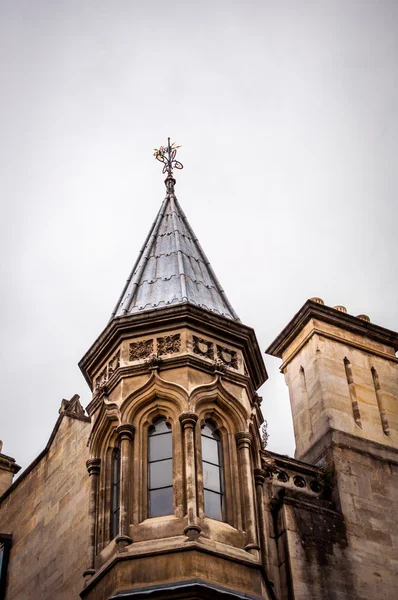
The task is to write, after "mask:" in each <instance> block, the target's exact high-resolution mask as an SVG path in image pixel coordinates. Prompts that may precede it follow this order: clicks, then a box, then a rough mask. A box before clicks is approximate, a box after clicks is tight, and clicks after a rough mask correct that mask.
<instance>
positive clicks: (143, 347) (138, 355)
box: [129, 340, 153, 360]
mask: <svg viewBox="0 0 398 600" xmlns="http://www.w3.org/2000/svg"><path fill="white" fill-rule="evenodd" d="M152 353H153V340H144V341H141V342H133V343H132V344H130V352H129V360H140V359H142V358H148V356H150V355H151V354H152Z"/></svg>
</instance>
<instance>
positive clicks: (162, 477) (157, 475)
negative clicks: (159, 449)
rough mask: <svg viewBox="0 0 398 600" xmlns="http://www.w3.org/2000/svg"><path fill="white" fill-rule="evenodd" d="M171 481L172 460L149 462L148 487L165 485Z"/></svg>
mask: <svg viewBox="0 0 398 600" xmlns="http://www.w3.org/2000/svg"><path fill="white" fill-rule="evenodd" d="M172 483H173V468H172V460H171V458H170V459H169V460H161V461H160V462H154V463H150V464H149V489H153V488H160V487H166V486H167V485H172Z"/></svg>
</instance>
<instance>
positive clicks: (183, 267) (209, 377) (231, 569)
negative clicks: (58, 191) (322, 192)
mask: <svg viewBox="0 0 398 600" xmlns="http://www.w3.org/2000/svg"><path fill="white" fill-rule="evenodd" d="M175 150H176V149H175V148H173V146H171V145H170V143H169V144H168V146H167V147H165V148H161V149H160V150H158V151H157V158H159V159H160V160H162V162H164V164H165V172H167V178H166V181H165V183H166V198H165V200H164V202H163V204H162V206H161V208H160V211H159V213H158V215H157V217H156V219H155V222H154V224H153V226H152V228H151V230H150V232H149V234H148V236H147V239H146V241H145V243H144V246H143V248H142V250H141V252H140V254H139V257H138V259H137V262H136V264H135V266H134V268H133V270H132V272H131V274H130V276H129V278H128V280H127V283H126V285H125V288H124V290H123V291H122V294H121V296H120V298H119V300H118V303H117V305H116V307H115V310H114V312H113V314H112V317H111V320H110V322H109V324H108V325H107V327H106V328H105V330H104V331H103V333H102V334H101V335H100V336H99V337H98V339H97V340H96V341H95V342H94V344H93V346H92V347H91V348H90V350H89V351H88V352H87V353H86V355H85V356H84V357H83V359H82V360H81V362H80V367H81V369H82V372H83V374H84V376H85V377H86V379H87V382H88V383H89V385H90V387H91V389H92V392H93V398H92V401H91V403H90V404H89V406H88V407H87V411H88V413H89V415H90V417H91V421H92V429H91V434H90V439H89V448H90V459H89V461H88V462H87V468H88V472H89V476H90V485H91V493H90V523H91V524H90V528H91V534H90V541H89V542H90V543H89V555H88V565H87V570H86V572H85V576H86V583H87V585H86V587H85V589H84V591H83V592H82V597H83V598H87V599H91V598H93V599H94V598H95V600H102V599H104V600H105V598H109V597H111V596H112V597H113V595H114V594H116V593H117V592H120V591H124V593H126V594H127V592H128V591H129V590H130V591H131V593H133V591H134V594H138V593H141V591H142V593H143V594H145V593H147V592H146V591H145V590H147V588H148V586H151V590H152V592H153V593H154V594H155V595H156V593H157V590H158V589H159V593H160V590H162V589H163V590H164V589H168V587H170V588H172V589H173V590H176V592H175V593H182V594H183V597H184V598H191V597H195V598H201V597H204V596H206V597H208V596H207V595H208V594H209V593H211V594H213V595H214V597H218V596H217V594H221V593H222V594H223V597H227V598H233V597H237V596H236V594H237V593H238V592H236V590H241V591H242V592H243V591H244V592H246V593H249V594H250V595H251V596H253V597H254V598H267V597H269V593H271V592H269V591H268V590H269V589H270V585H269V582H268V580H267V578H266V577H265V574H264V564H265V556H263V555H262V554H261V550H260V535H261V534H262V535H263V536H264V532H260V531H259V526H258V518H257V513H256V510H257V507H256V494H255V484H254V469H255V468H261V463H260V448H261V441H260V437H259V427H260V424H261V422H262V415H261V411H260V399H259V397H258V395H257V393H256V390H257V389H258V388H259V386H260V385H261V384H262V383H263V382H264V381H265V380H266V378H267V374H266V370H265V366H264V363H263V360H262V356H261V352H260V350H259V347H258V343H257V340H256V337H255V334H254V331H253V330H252V329H251V328H250V327H247V326H245V325H243V324H242V323H241V322H240V321H239V319H238V316H237V315H236V313H235V311H234V310H233V308H232V306H231V304H230V302H229V300H228V298H227V296H226V294H225V292H224V291H223V289H222V287H221V285H220V283H219V281H218V279H217V278H216V276H215V274H214V272H213V270H212V268H211V265H210V262H209V261H208V259H207V258H206V256H205V254H204V252H203V250H202V248H201V246H200V245H199V242H198V240H197V237H196V236H195V234H194V233H193V230H192V228H191V227H190V225H189V223H188V220H187V219H186V217H185V215H184V213H183V211H182V209H181V206H180V204H179V202H178V200H177V198H176V196H175V192H174V187H175V179H174V177H173V174H172V169H173V168H176V166H177V164H178V165H180V163H176V161H175ZM181 166H182V165H180V167H178V168H181ZM187 580H189V581H194V582H195V583H194V585H193V584H192V586H191V587H186V584H185V583H184V582H186V581H187ZM153 586H155V591H153V590H154V587H153ZM184 586H185V587H184ZM148 589H149V588H148ZM178 590H181V591H180V592H179V591H178ZM209 590H210V592H209ZM233 590H235V591H233ZM152 592H151V593H152ZM163 593H165V592H163ZM206 594H207V595H206ZM134 597H135V595H134ZM151 597H152V596H151ZM156 597H157V596H156ZM162 597H164V596H162ZM212 597H213V596H212Z"/></svg>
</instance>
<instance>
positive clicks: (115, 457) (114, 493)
mask: <svg viewBox="0 0 398 600" xmlns="http://www.w3.org/2000/svg"><path fill="white" fill-rule="evenodd" d="M119 515H120V448H118V447H116V448H114V449H113V452H112V482H111V524H110V538H111V539H113V538H115V537H116V536H117V535H118V534H119Z"/></svg>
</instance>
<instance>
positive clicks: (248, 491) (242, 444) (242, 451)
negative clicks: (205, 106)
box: [235, 431, 260, 558]
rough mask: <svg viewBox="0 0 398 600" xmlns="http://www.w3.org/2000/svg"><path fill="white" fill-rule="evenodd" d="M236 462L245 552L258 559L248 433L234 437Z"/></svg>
mask: <svg viewBox="0 0 398 600" xmlns="http://www.w3.org/2000/svg"><path fill="white" fill-rule="evenodd" d="M235 437H236V443H237V446H238V460H239V465H240V472H241V483H242V492H243V493H242V498H243V510H244V515H245V529H246V546H245V550H246V551H247V552H250V554H253V556H255V557H256V558H258V551H259V549H260V548H259V545H258V543H257V532H256V517H255V509H254V489H253V479H252V470H251V457H250V446H251V443H252V437H251V435H250V433H249V432H246V431H240V432H238V433H237V434H236V435H235Z"/></svg>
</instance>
